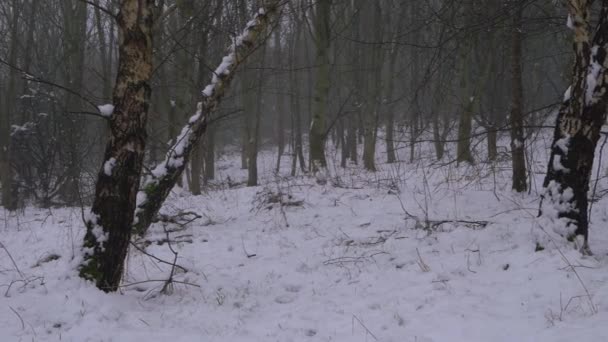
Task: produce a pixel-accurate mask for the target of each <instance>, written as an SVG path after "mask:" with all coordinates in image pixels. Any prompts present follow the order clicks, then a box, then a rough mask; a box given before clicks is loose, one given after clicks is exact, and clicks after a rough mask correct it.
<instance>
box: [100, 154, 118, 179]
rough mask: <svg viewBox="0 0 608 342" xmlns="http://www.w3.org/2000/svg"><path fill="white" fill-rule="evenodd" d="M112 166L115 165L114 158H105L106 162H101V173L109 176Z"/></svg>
mask: <svg viewBox="0 0 608 342" xmlns="http://www.w3.org/2000/svg"><path fill="white" fill-rule="evenodd" d="M114 166H116V158H110V159H108V160H106V162H105V163H103V173H104V174H105V175H106V176H111V175H112V170H113V169H114Z"/></svg>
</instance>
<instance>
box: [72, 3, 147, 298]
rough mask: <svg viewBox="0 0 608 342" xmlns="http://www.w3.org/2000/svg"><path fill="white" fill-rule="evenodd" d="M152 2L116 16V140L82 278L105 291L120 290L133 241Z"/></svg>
mask: <svg viewBox="0 0 608 342" xmlns="http://www.w3.org/2000/svg"><path fill="white" fill-rule="evenodd" d="M153 4H154V1H153V0H145V1H141V0H124V1H123V2H122V3H121V6H120V12H119V14H118V16H117V21H118V26H119V29H120V37H121V39H120V41H121V44H120V50H119V54H120V57H119V61H118V72H117V77H116V86H115V87H114V99H113V103H114V105H113V106H114V107H113V111H112V114H111V116H110V118H109V120H110V130H111V136H110V140H109V141H108V144H107V146H106V150H105V156H104V163H103V165H102V167H101V170H100V171H99V175H98V178H97V184H96V188H95V199H94V201H93V206H92V208H91V213H90V215H89V217H88V218H87V219H86V226H87V233H86V235H85V238H84V248H85V249H84V253H85V255H84V260H83V262H82V264H81V266H80V276H81V277H83V278H85V279H88V280H92V281H94V282H95V284H96V285H97V287H98V288H99V289H101V290H103V291H106V292H109V291H116V290H117V289H118V286H119V285H120V280H121V278H122V271H123V267H124V260H125V257H126V255H127V250H128V247H129V241H130V239H131V232H132V225H131V222H133V214H134V210H135V206H136V196H137V190H138V186H139V180H140V177H141V169H142V165H143V159H144V149H145V146H146V121H147V116H148V108H149V106H150V79H151V77H152V72H153V68H152V63H153V61H152V29H153V24H154V18H153V6H154V5H153Z"/></svg>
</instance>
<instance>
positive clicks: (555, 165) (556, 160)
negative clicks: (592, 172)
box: [553, 154, 570, 173]
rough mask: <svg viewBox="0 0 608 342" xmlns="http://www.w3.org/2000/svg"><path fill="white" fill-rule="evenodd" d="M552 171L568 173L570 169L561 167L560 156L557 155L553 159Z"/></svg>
mask: <svg viewBox="0 0 608 342" xmlns="http://www.w3.org/2000/svg"><path fill="white" fill-rule="evenodd" d="M553 170H555V171H562V172H564V173H568V172H570V169H568V168H567V167H565V166H564V165H562V156H560V155H559V154H558V155H555V156H554V157H553Z"/></svg>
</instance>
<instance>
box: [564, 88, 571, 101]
mask: <svg viewBox="0 0 608 342" xmlns="http://www.w3.org/2000/svg"><path fill="white" fill-rule="evenodd" d="M571 96H572V86H570V87H568V89H566V91H565V92H564V102H567V101H568V100H570V97H571Z"/></svg>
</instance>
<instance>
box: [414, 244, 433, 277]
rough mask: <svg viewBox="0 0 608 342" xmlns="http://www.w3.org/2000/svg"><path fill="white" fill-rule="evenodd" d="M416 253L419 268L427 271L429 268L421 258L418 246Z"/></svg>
mask: <svg viewBox="0 0 608 342" xmlns="http://www.w3.org/2000/svg"><path fill="white" fill-rule="evenodd" d="M416 254H418V266H420V270H421V271H422V272H429V271H430V270H431V268H430V267H429V265H427V264H426V263H425V262H424V260H422V256H421V255H420V251H419V250H418V248H416Z"/></svg>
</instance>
